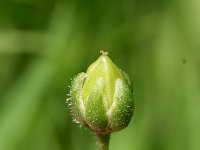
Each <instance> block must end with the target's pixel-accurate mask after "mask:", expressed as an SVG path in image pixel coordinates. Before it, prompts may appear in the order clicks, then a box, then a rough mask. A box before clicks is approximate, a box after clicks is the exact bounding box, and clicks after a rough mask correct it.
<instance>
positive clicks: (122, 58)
mask: <svg viewBox="0 0 200 150" xmlns="http://www.w3.org/2000/svg"><path fill="white" fill-rule="evenodd" d="M101 49H104V50H107V51H108V52H109V54H110V57H111V58H112V60H113V61H114V62H115V63H116V64H117V65H118V66H119V67H120V68H122V69H123V70H124V71H126V72H127V73H128V74H129V75H130V77H131V78H132V80H133V83H134V92H135V105H136V107H135V114H134V118H133V120H132V121H131V123H130V125H129V127H128V128H126V129H125V130H123V131H121V132H117V133H114V134H113V135H112V137H111V141H110V149H111V150H122V149H123V150H198V149H200V1H199V0H151V1H149V0H123V1H115V0H110V1H107V0H0V150H95V149H98V148H97V145H96V141H95V137H94V135H93V134H92V133H91V132H89V131H87V130H85V129H83V128H80V127H79V126H78V125H76V124H74V123H73V122H72V119H71V117H70V114H69V110H68V108H67V105H66V104H65V101H66V97H67V96H66V94H67V93H68V92H69V91H68V90H69V89H68V85H69V84H70V78H72V77H73V76H74V75H76V74H77V73H79V72H82V71H85V70H86V69H87V67H88V65H90V64H91V63H92V62H93V61H95V60H96V59H97V58H98V57H99V50H101Z"/></svg>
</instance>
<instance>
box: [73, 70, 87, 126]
mask: <svg viewBox="0 0 200 150" xmlns="http://www.w3.org/2000/svg"><path fill="white" fill-rule="evenodd" d="M85 78H86V74H85V73H84V72H81V73H79V74H78V75H77V76H76V77H74V79H73V80H72V81H71V87H70V102H69V105H70V107H71V114H72V116H73V119H74V121H75V122H77V123H79V122H80V123H81V124H83V123H84V118H83V117H84V109H85V108H84V104H83V100H82V89H83V84H84V80H85Z"/></svg>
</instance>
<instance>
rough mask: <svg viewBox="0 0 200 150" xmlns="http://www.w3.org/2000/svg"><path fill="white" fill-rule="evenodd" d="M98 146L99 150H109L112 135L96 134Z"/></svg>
mask: <svg viewBox="0 0 200 150" xmlns="http://www.w3.org/2000/svg"><path fill="white" fill-rule="evenodd" d="M96 136H97V140H98V144H99V150H109V140H110V134H106V135H104V134H98V133H96Z"/></svg>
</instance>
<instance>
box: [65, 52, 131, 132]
mask: <svg viewBox="0 0 200 150" xmlns="http://www.w3.org/2000/svg"><path fill="white" fill-rule="evenodd" d="M101 54H102V55H101V56H100V57H99V58H98V59H97V60H96V61H95V62H94V63H93V64H91V65H90V66H89V68H88V69H87V71H86V73H79V74H78V75H77V76H76V77H75V78H74V79H73V80H72V82H71V88H70V98H69V102H68V103H69V105H70V108H71V113H72V116H73V118H74V120H76V122H78V123H80V124H81V125H83V126H86V127H88V128H89V129H91V130H93V131H94V132H96V133H100V134H110V133H112V132H115V131H119V130H121V129H123V128H125V127H127V126H128V124H129V122H130V120H131V118H132V115H133V110H134V99H133V91H132V85H131V81H130V79H129V77H128V75H127V74H126V73H124V72H123V71H122V70H120V69H119V68H118V67H117V66H116V65H115V64H114V63H113V62H112V61H111V59H110V58H109V57H108V56H107V55H108V53H107V52H103V51H101Z"/></svg>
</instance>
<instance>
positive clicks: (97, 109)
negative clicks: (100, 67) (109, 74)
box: [84, 78, 108, 132]
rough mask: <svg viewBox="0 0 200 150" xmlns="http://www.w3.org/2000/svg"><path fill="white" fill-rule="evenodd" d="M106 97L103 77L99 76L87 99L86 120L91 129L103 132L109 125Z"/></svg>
mask: <svg viewBox="0 0 200 150" xmlns="http://www.w3.org/2000/svg"><path fill="white" fill-rule="evenodd" d="M105 102H106V97H105V95H104V94H103V78H98V79H97V81H96V84H95V86H94V87H93V89H92V91H91V92H90V95H89V96H88V98H87V99H86V100H85V118H84V119H85V122H86V123H87V124H88V125H89V126H90V128H91V129H93V130H96V131H99V132H101V131H102V130H104V129H105V128H106V127H107V124H108V121H107V116H106V103H105Z"/></svg>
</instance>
